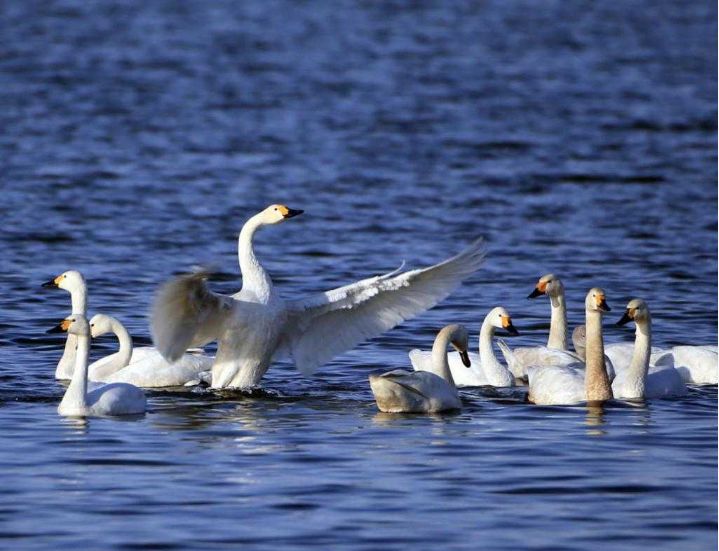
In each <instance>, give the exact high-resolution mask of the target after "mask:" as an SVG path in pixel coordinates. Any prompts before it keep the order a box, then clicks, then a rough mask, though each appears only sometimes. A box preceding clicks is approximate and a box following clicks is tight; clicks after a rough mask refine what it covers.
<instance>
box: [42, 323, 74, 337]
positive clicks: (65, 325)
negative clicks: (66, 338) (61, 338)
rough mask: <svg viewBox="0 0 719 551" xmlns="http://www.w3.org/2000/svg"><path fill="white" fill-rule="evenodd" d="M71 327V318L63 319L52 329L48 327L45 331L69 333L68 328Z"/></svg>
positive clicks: (48, 332)
mask: <svg viewBox="0 0 719 551" xmlns="http://www.w3.org/2000/svg"><path fill="white" fill-rule="evenodd" d="M69 328H70V320H62V321H61V322H60V323H58V324H57V325H56V326H55V327H53V328H52V329H48V330H47V331H45V333H47V334H50V333H67V330H68V329H69Z"/></svg>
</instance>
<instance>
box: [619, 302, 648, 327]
mask: <svg viewBox="0 0 719 551" xmlns="http://www.w3.org/2000/svg"><path fill="white" fill-rule="evenodd" d="M648 317H649V306H647V303H646V302H644V301H643V300H642V299H640V298H635V299H632V300H630V301H629V304H627V309H626V310H625V312H624V315H623V316H622V319H620V320H619V321H618V322H617V325H626V324H627V323H629V322H630V321H635V322H636V321H638V322H642V321H644V320H646V319H647V318H648Z"/></svg>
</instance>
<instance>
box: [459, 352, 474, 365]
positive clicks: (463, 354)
mask: <svg viewBox="0 0 719 551" xmlns="http://www.w3.org/2000/svg"><path fill="white" fill-rule="evenodd" d="M459 357H460V358H462V363H463V364H464V367H472V362H471V360H470V359H469V354H467V351H466V350H460V351H459Z"/></svg>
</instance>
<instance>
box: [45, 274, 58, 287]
mask: <svg viewBox="0 0 719 551" xmlns="http://www.w3.org/2000/svg"><path fill="white" fill-rule="evenodd" d="M59 283H60V276H57V277H53V278H52V279H51V280H50V281H46V282H45V283H43V284H42V286H43V287H44V288H45V289H52V288H54V287H58V284H59Z"/></svg>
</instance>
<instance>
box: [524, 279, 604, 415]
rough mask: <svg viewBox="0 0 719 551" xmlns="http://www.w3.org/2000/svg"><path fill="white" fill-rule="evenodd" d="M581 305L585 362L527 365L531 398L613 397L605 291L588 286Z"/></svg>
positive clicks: (551, 401)
mask: <svg viewBox="0 0 719 551" xmlns="http://www.w3.org/2000/svg"><path fill="white" fill-rule="evenodd" d="M584 305H585V312H586V323H587V346H586V350H587V361H586V366H585V365H584V364H581V363H580V364H578V365H576V366H540V367H530V368H529V369H527V375H528V377H529V401H530V402H534V403H535V404H541V405H569V404H576V403H579V402H601V401H604V400H610V399H611V398H612V387H611V385H610V383H609V377H608V375H607V371H606V368H605V356H604V341H603V338H602V314H603V313H604V312H608V311H609V310H610V308H609V306H608V305H607V303H606V299H605V294H604V291H603V290H602V289H600V288H598V287H595V288H593V289H590V291H589V293H587V297H586V299H585V301H584ZM582 368H583V369H582Z"/></svg>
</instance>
